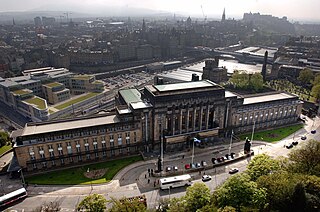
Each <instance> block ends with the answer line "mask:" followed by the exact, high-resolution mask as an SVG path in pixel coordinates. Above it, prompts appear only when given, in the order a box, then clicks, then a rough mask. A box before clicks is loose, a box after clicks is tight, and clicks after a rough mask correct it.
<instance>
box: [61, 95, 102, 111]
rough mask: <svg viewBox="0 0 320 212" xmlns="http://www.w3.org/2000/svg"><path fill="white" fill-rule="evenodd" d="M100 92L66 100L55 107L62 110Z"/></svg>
mask: <svg viewBox="0 0 320 212" xmlns="http://www.w3.org/2000/svg"><path fill="white" fill-rule="evenodd" d="M98 94H99V93H88V94H86V95H83V96H80V97H79V98H75V99H72V100H70V101H68V102H65V103H63V104H61V105H58V106H56V107H55V108H56V109H58V110H62V109H64V108H66V107H69V106H71V105H72V104H76V103H78V102H82V101H84V100H86V99H89V98H91V97H93V96H96V95H98Z"/></svg>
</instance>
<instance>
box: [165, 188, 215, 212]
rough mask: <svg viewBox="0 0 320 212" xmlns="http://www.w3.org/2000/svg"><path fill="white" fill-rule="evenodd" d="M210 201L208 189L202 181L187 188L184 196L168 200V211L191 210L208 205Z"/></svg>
mask: <svg viewBox="0 0 320 212" xmlns="http://www.w3.org/2000/svg"><path fill="white" fill-rule="evenodd" d="M210 202H211V194H210V189H209V188H208V187H207V186H206V184H204V183H195V184H193V185H192V186H191V187H189V188H187V192H186V195H185V196H183V197H181V198H174V199H172V200H171V201H170V207H169V211H173V212H175V211H184V212H185V211H188V212H189V211H190V212H193V211H197V210H198V209H201V208H203V207H205V206H207V205H209V204H210ZM199 211H201V210H199ZM203 211H207V210H203Z"/></svg>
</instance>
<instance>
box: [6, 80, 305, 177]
mask: <svg viewBox="0 0 320 212" xmlns="http://www.w3.org/2000/svg"><path fill="white" fill-rule="evenodd" d="M115 100H116V112H115V113H114V114H108V115H100V116H97V117H87V118H79V119H73V120H64V121H54V122H42V123H31V124H27V125H26V126H25V128H24V129H21V130H17V131H14V132H13V133H12V135H11V136H12V138H13V140H14V142H15V146H14V152H15V156H16V157H17V159H18V162H19V164H20V166H21V167H22V168H23V169H24V170H25V171H33V170H39V169H48V168H52V167H59V166H67V165H75V164H79V163H84V162H88V163H90V162H95V161H99V160H108V159H112V158H115V157H123V156H127V155H131V154H138V153H139V151H146V152H149V151H158V150H159V149H160V146H161V142H163V146H164V150H165V151H174V150H178V149H183V148H189V147H190V145H192V142H191V141H192V140H193V138H194V137H197V138H199V139H203V140H208V141H210V140H212V138H214V137H218V136H226V135H228V134H230V133H231V131H234V132H236V133H244V132H250V131H251V130H252V128H253V127H255V128H256V130H260V129H267V128H273V127H277V126H283V125H286V124H292V123H296V122H297V120H298V118H299V116H300V113H301V106H302V102H301V101H299V99H298V97H296V96H294V95H292V94H289V93H285V92H273V93H266V94H260V95H255V96H247V97H243V96H240V95H237V94H234V93H231V92H229V91H225V89H224V88H223V87H221V86H219V85H218V84H216V83H213V82H211V81H208V80H206V81H196V82H187V83H175V84H166V85H147V86H145V87H144V89H143V90H142V91H139V90H137V89H124V90H120V91H119V92H118V94H117V96H116V99H115Z"/></svg>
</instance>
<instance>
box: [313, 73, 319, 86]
mask: <svg viewBox="0 0 320 212" xmlns="http://www.w3.org/2000/svg"><path fill="white" fill-rule="evenodd" d="M312 84H313V85H318V84H320V74H316V75H315V77H314V79H313V81H312Z"/></svg>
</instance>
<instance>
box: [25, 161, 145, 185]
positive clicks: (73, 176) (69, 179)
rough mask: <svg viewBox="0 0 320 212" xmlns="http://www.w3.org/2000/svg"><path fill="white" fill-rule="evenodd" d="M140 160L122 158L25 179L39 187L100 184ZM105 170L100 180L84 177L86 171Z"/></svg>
mask: <svg viewBox="0 0 320 212" xmlns="http://www.w3.org/2000/svg"><path fill="white" fill-rule="evenodd" d="M140 160H142V157H141V156H134V157H130V158H123V159H119V160H114V161H107V162H103V163H97V164H91V165H85V166H82V167H78V168H70V169H65V170H60V171H53V172H49V173H45V174H41V175H36V176H32V177H27V178H26V181H27V182H28V183H32V184H40V185H77V184H82V185H84V184H91V183H92V184H100V183H106V182H109V181H110V180H112V178H113V177H114V176H115V175H116V174H117V173H118V172H119V171H120V170H121V169H122V168H124V167H126V166H128V165H130V164H131V163H134V162H137V161H140ZM88 168H89V170H98V169H107V171H106V173H105V174H104V175H103V176H102V177H101V178H100V179H94V180H92V179H89V178H86V177H85V176H84V173H86V172H87V170H88Z"/></svg>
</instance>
